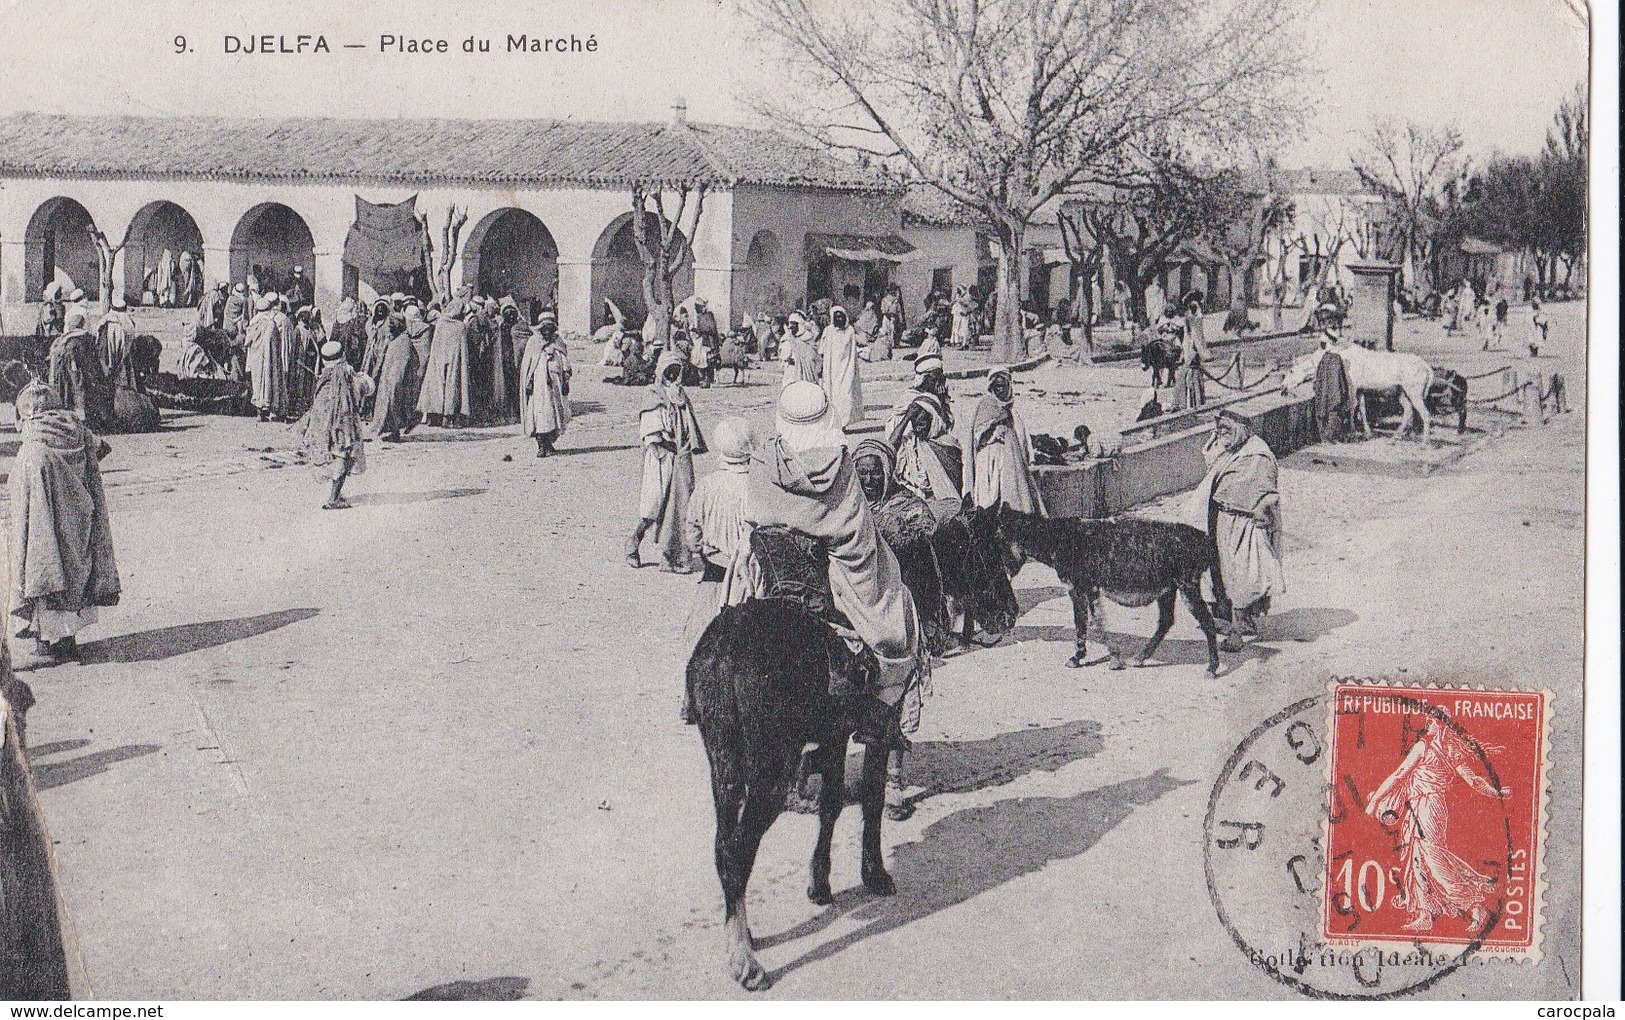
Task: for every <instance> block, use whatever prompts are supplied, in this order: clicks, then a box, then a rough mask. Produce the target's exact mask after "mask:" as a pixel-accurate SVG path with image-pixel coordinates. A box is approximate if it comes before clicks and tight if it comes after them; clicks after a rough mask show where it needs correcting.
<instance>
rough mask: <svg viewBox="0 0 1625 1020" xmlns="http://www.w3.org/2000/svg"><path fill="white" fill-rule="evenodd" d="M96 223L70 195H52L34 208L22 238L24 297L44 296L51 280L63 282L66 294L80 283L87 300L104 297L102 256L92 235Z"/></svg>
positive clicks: (38, 298) (64, 293) (31, 298)
mask: <svg viewBox="0 0 1625 1020" xmlns="http://www.w3.org/2000/svg"><path fill="white" fill-rule="evenodd" d="M95 227H96V222H95V221H94V220H92V219H91V218H90V213H89V212H88V211H86V209H85V207H84V206H82V205H80V204H79V203H78V202H75V201H74V200H73V199H71V198H61V197H58V198H53V199H49V200H47V201H46V202H44V203H42V204H41V205H40V207H39V208H38V209H36V210H34V215H33V217H32V218H31V219H30V220H29V221H28V233H27V234H26V235H25V236H24V238H23V261H24V262H25V263H26V265H25V266H24V277H25V279H24V286H23V290H24V293H25V295H26V296H25V300H28V301H39V300H42V299H43V296H44V293H45V288H46V287H47V286H49V285H50V284H52V283H58V284H61V286H62V293H63V295H64V296H66V295H67V294H69V293H71V292H72V291H73V289H74V288H75V287H78V288H81V289H83V290H84V292H85V298H86V300H88V301H96V300H99V299H100V298H101V296H102V281H101V259H100V258H98V257H97V255H96V244H95V242H94V241H92V240H91V239H90V232H91V231H92V230H94V229H95Z"/></svg>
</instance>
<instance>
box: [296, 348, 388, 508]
mask: <svg viewBox="0 0 1625 1020" xmlns="http://www.w3.org/2000/svg"><path fill="white" fill-rule="evenodd" d="M321 358H322V363H321V373H320V374H319V375H318V376H317V377H316V391H315V392H314V393H313V394H312V395H311V399H310V410H309V411H307V412H305V416H304V417H303V418H301V419H299V422H298V424H296V425H295V426H294V430H295V432H296V433H297V434H298V435H299V436H300V439H301V440H302V446H303V449H304V451H305V455H306V456H307V457H309V458H310V462H311V463H312V464H314V465H316V469H317V474H318V475H320V476H321V477H323V478H327V479H331V481H332V488H331V489H330V490H329V492H328V496H327V502H326V503H324V504H323V505H322V509H323V510H348V509H350V504H349V503H347V502H345V500H344V496H343V490H344V480H345V479H346V478H348V477H350V475H351V474H352V473H354V474H361V473H362V472H363V471H365V470H367V449H366V445H365V443H364V442H363V441H362V436H361V402H362V400H364V399H366V398H367V397H369V396H371V395H372V389H373V385H372V380H371V379H369V378H367V377H366V376H365V375H362V374H361V373H360V372H357V371H356V370H355V369H353V368H351V367H350V365H349V362H347V361H345V360H344V345H343V344H341V343H338V342H337V341H334V340H329V341H328V342H327V343H325V344H323V345H322V349H321Z"/></svg>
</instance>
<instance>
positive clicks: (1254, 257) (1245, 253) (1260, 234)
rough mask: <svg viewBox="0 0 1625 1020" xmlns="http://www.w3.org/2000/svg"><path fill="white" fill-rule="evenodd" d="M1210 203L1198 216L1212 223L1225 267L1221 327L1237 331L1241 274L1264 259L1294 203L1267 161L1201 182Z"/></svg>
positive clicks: (1244, 323)
mask: <svg viewBox="0 0 1625 1020" xmlns="http://www.w3.org/2000/svg"><path fill="white" fill-rule="evenodd" d="M1206 200H1207V202H1208V203H1209V205H1210V208H1209V211H1208V213H1207V216H1206V217H1204V218H1205V219H1207V220H1208V221H1209V222H1211V223H1212V224H1214V230H1213V232H1212V236H1211V238H1210V240H1211V241H1212V242H1213V248H1214V250H1215V251H1217V252H1218V253H1219V255H1220V256H1221V257H1222V258H1223V259H1224V264H1225V268H1226V269H1228V270H1229V273H1230V314H1229V315H1228V316H1226V317H1225V323H1224V329H1225V332H1227V333H1241V332H1242V331H1244V330H1246V329H1247V328H1248V327H1249V326H1250V325H1251V321H1250V319H1249V318H1248V314H1247V307H1248V297H1249V295H1248V293H1247V276H1248V274H1249V273H1250V272H1251V271H1252V270H1253V268H1254V267H1255V266H1258V265H1259V264H1260V263H1262V262H1264V261H1265V258H1266V250H1267V246H1268V243H1269V239H1270V238H1271V237H1273V236H1276V235H1278V234H1280V233H1282V232H1284V231H1285V230H1287V229H1288V228H1289V227H1290V226H1291V225H1292V217H1293V215H1294V206H1293V203H1292V199H1291V197H1290V196H1289V195H1287V194H1286V187H1285V183H1284V182H1283V181H1282V180H1281V179H1280V174H1279V173H1278V172H1277V171H1276V169H1275V168H1274V167H1273V166H1268V165H1266V166H1264V167H1261V168H1259V169H1258V170H1256V171H1253V172H1246V171H1241V170H1226V171H1224V172H1222V173H1220V174H1217V175H1216V176H1215V177H1214V178H1213V179H1212V180H1211V181H1210V182H1209V184H1208V187H1207V188H1206Z"/></svg>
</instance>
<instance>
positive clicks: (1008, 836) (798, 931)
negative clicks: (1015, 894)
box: [757, 769, 1194, 979]
mask: <svg viewBox="0 0 1625 1020" xmlns="http://www.w3.org/2000/svg"><path fill="white" fill-rule="evenodd" d="M1191 782H1194V780H1181V779H1174V778H1172V777H1171V776H1169V775H1168V770H1167V769H1158V770H1157V771H1156V772H1154V773H1152V774H1151V775H1149V776H1145V777H1143V778H1140V779H1130V780H1127V781H1124V782H1121V783H1114V784H1112V785H1110V786H1103V787H1101V788H1100V789H1097V790H1085V791H1084V792H1082V793H1079V794H1076V795H1075V796H1072V797H1019V798H1016V799H1013V800H1002V801H999V802H998V803H996V804H989V805H987V806H985V807H975V808H967V809H966V810H964V811H958V812H955V813H954V814H951V815H949V816H948V817H946V818H943V819H941V820H939V821H936V822H933V823H931V824H930V825H928V826H926V828H925V831H924V833H922V835H921V839H920V840H919V841H918V842H914V843H904V844H903V845H901V846H899V847H897V848H896V849H895V850H894V851H893V852H892V861H893V864H892V869H891V873H892V877H893V878H894V879H895V880H896V882H897V895H896V896H892V897H888V898H884V899H877V898H875V897H873V896H871V895H869V894H868V893H866V892H865V891H863V889H862V888H861V887H858V888H853V889H846V890H843V891H842V892H840V893H838V894H836V897H835V903H834V904H833V905H832V906H830V907H829V908H828V909H826V910H824V911H823V912H822V913H820V914H819V915H818V916H816V917H814V918H811V919H810V920H808V921H805V922H803V923H801V924H799V925H796V926H795V927H793V928H790V929H789V930H787V931H784V932H781V933H779V934H777V935H772V936H768V937H766V938H762V939H758V940H757V947H758V948H761V949H765V948H770V947H771V946H773V945H782V944H784V943H787V942H793V941H796V940H798V939H804V938H810V937H812V936H815V935H817V934H818V933H820V932H822V931H824V930H825V929H827V928H828V927H829V926H830V925H832V924H834V923H835V922H836V921H838V920H841V919H843V918H849V919H851V920H855V921H857V922H860V923H861V924H862V927H860V928H858V929H857V930H856V931H852V932H849V933H847V934H844V935H841V936H840V937H838V938H836V939H833V940H831V941H829V942H825V943H823V944H822V945H819V946H817V947H815V948H813V949H811V950H809V951H808V952H806V953H803V954H802V955H801V956H799V957H797V958H796V959H794V960H792V961H790V962H789V963H787V964H785V965H784V966H783V967H781V968H780V969H779V970H777V971H775V972H774V973H773V977H774V978H775V979H778V978H782V977H783V976H784V975H786V974H788V973H791V972H792V971H795V970H799V969H800V968H802V967H805V966H807V965H808V964H812V963H817V962H818V961H820V960H827V959H829V958H830V957H832V956H834V955H836V954H837V953H840V952H842V951H844V950H846V949H849V948H851V947H852V946H854V945H857V944H858V943H860V942H862V941H863V940H864V939H867V938H870V937H872V936H875V935H882V934H885V933H886V932H890V931H895V930H896V929H898V928H901V927H903V926H904V925H907V924H911V923H912V922H914V921H918V920H920V919H922V918H926V917H930V916H931V915H932V914H935V913H937V912H938V911H941V910H946V909H948V908H949V907H953V906H957V905H958V904H960V903H964V902H965V901H967V900H969V899H971V898H973V897H975V896H979V895H981V894H982V893H984V892H987V891H989V890H991V889H996V888H998V887H999V886H1001V885H1004V884H1005V883H1006V882H1010V881H1012V880H1014V879H1017V878H1020V877H1022V876H1023V875H1030V874H1032V873H1033V872H1035V871H1038V870H1039V869H1040V868H1043V867H1044V866H1045V865H1048V864H1051V863H1053V862H1055V861H1062V860H1067V859H1068V858H1072V857H1076V856H1078V855H1079V854H1083V853H1086V852H1087V851H1089V850H1090V849H1092V848H1093V847H1094V846H1095V844H1097V843H1099V842H1100V840H1101V839H1102V838H1103V837H1104V836H1105V835H1106V834H1107V833H1109V832H1110V831H1111V830H1112V829H1114V828H1116V827H1117V826H1118V825H1120V824H1122V822H1123V820H1124V819H1126V818H1127V817H1128V816H1129V814H1130V813H1131V812H1132V811H1133V809H1134V808H1135V807H1139V806H1144V805H1147V804H1151V803H1153V802H1154V801H1156V800H1157V799H1159V798H1160V797H1162V796H1164V795H1165V794H1167V793H1169V792H1171V791H1173V790H1176V789H1178V788H1179V787H1181V786H1185V785H1188V784H1189V783H1191Z"/></svg>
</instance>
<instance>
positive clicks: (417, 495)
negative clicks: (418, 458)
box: [344, 489, 486, 506]
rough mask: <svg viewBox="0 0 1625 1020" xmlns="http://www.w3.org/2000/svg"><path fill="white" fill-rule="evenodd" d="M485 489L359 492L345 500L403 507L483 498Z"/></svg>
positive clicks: (367, 504) (369, 504) (365, 504)
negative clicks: (438, 501)
mask: <svg viewBox="0 0 1625 1020" xmlns="http://www.w3.org/2000/svg"><path fill="white" fill-rule="evenodd" d="M485 492H486V490H485V489H433V490H430V491H429V492H358V493H356V494H355V495H352V496H345V497H344V498H345V499H347V500H349V501H350V502H351V503H354V504H356V505H357V506H402V505H404V504H407V503H430V502H433V501H434V500H437V499H462V498H464V497H466V496H483V495H484V494H485Z"/></svg>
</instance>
